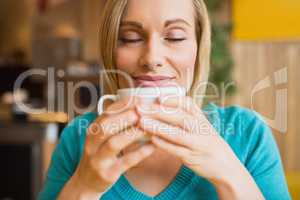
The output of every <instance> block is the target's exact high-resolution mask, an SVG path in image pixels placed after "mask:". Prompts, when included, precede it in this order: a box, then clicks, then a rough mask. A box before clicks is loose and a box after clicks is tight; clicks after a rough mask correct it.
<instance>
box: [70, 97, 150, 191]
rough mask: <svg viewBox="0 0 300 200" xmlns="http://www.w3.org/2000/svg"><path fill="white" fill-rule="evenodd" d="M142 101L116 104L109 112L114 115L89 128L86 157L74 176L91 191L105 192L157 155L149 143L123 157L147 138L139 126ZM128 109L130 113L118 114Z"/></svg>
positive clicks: (98, 119)
mask: <svg viewBox="0 0 300 200" xmlns="http://www.w3.org/2000/svg"><path fill="white" fill-rule="evenodd" d="M139 101H140V99H139V98H138V97H131V99H130V98H128V99H124V100H120V101H116V102H114V103H113V104H111V105H110V106H109V107H108V108H107V109H106V111H105V113H107V112H109V113H110V114H102V115H101V116H99V117H98V118H97V119H96V120H95V121H94V122H93V123H92V124H91V125H90V126H89V128H88V130H87V135H86V142H85V147H84V152H83V156H82V159H81V161H80V163H79V165H78V167H77V169H76V171H75V173H74V175H73V178H74V179H75V180H76V182H77V183H78V184H79V183H80V185H81V186H82V187H84V188H85V189H86V190H87V191H92V192H94V193H98V192H99V193H103V192H105V191H106V190H108V189H109V188H110V187H111V186H112V185H113V184H114V183H115V182H116V181H117V180H118V178H119V177H120V175H121V174H122V173H124V172H125V171H127V170H128V169H130V168H131V167H133V166H135V165H137V164H138V163H139V162H141V161H142V160H143V159H145V158H146V157H148V156H149V155H151V154H152V153H153V152H154V146H153V145H152V144H150V143H149V144H145V145H143V146H141V147H140V148H138V149H137V150H134V151H132V152H127V153H126V154H125V155H122V156H119V154H120V152H121V151H122V150H123V149H124V148H126V147H128V146H129V145H130V144H133V143H134V142H136V141H137V140H139V139H141V138H142V137H144V136H145V133H144V132H143V131H142V130H140V129H138V128H137V127H136V126H135V124H136V123H137V122H138V120H139V116H138V114H137V112H136V111H135V105H136V104H137V103H138V102H139ZM124 106H127V107H126V109H123V111H122V112H117V111H118V110H120V109H121V108H124ZM115 112H117V113H115ZM82 187H81V188H82Z"/></svg>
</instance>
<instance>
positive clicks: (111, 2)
mask: <svg viewBox="0 0 300 200" xmlns="http://www.w3.org/2000/svg"><path fill="white" fill-rule="evenodd" d="M127 2H128V0H105V2H104V8H103V13H102V16H101V21H100V26H99V28H100V38H99V42H100V49H99V50H100V62H101V64H102V65H103V66H104V68H105V70H108V71H109V70H114V69H115V66H116V65H115V59H114V52H115V49H116V47H117V41H118V35H119V26H120V23H121V19H122V16H123V14H124V12H125V10H126V7H127ZM193 3H194V8H195V19H196V36H197V42H198V52H197V59H196V63H195V71H194V77H193V82H192V86H191V88H190V90H189V91H188V95H189V96H191V97H193V98H194V100H195V101H196V103H197V104H198V105H199V106H200V107H201V106H202V101H203V97H204V95H205V92H206V83H207V81H208V76H209V68H210V51H211V28H210V21H209V16H208V12H207V8H206V5H205V3H204V2H203V0H193ZM104 78H105V82H104V93H105V94H108V93H109V94H115V93H116V91H117V89H118V85H117V82H118V81H117V75H116V74H112V73H107V74H105V76H104ZM197 97H202V98H197Z"/></svg>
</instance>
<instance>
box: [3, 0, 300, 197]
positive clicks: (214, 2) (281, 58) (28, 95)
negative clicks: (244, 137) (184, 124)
mask: <svg viewBox="0 0 300 200" xmlns="http://www.w3.org/2000/svg"><path fill="white" fill-rule="evenodd" d="M102 1H103V0H1V1H0V156H1V158H2V161H1V165H0V200H4V199H5V200H19V199H22V200H26V199H35V198H36V195H37V193H38V191H39V190H40V189H41V187H42V182H43V179H44V176H45V173H46V170H47V168H48V165H49V162H50V158H51V154H52V151H53V149H54V148H55V145H56V144H57V141H58V140H59V135H60V133H61V130H62V129H63V128H64V127H65V125H66V124H67V123H68V122H69V121H70V120H72V119H73V118H74V117H75V116H77V115H79V114H82V113H84V112H87V111H90V110H93V109H94V108H95V102H94V101H93V97H92V95H90V91H91V89H90V88H89V87H92V89H93V90H92V91H93V92H94V93H96V94H97V98H99V97H100V96H101V94H102V93H101V82H100V81H99V70H100V69H101V68H102V66H100V65H99V61H98V33H99V30H98V20H99V15H100V14H101V11H102V7H103V6H102V4H103V3H102ZM206 3H207V5H208V8H209V10H210V15H211V19H212V30H213V38H212V39H213V47H212V51H213V52H212V70H211V74H210V81H211V82H212V83H213V84H214V86H216V87H210V85H209V86H208V91H207V94H208V96H207V97H206V102H215V103H216V104H219V105H220V106H227V105H232V104H239V105H241V106H244V107H248V108H251V109H254V110H255V111H256V112H258V113H259V114H261V115H262V116H263V117H264V119H265V120H266V121H267V123H268V125H269V126H270V127H271V128H272V130H273V134H274V137H275V138H276V141H277V144H278V146H279V149H280V153H281V156H282V161H283V164H284V169H285V173H286V176H287V180H288V184H289V189H290V192H291V194H292V196H293V199H300V194H299V193H300V148H298V147H297V145H298V142H300V135H299V134H297V133H298V131H300V123H297V120H298V119H297V116H298V115H299V114H300V107H298V106H297V102H298V101H299V100H300V84H299V83H298V79H299V78H300V26H299V19H300V12H299V11H300V1H296V0H260V1H259V0H207V1H206ZM22 78H23V80H21V79H22ZM19 82H20V83H22V84H21V87H19V89H17V90H16V89H14V88H15V87H16V86H17V85H16V83H19ZM70 88H71V89H70ZM20 104H21V105H23V107H22V106H20ZM74 107H76V108H77V109H74ZM25 108H26V109H25ZM43 108H47V109H43ZM28 109H32V110H34V111H39V112H30V111H28Z"/></svg>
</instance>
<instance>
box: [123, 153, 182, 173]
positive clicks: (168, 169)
mask: <svg viewBox="0 0 300 200" xmlns="http://www.w3.org/2000/svg"><path fill="white" fill-rule="evenodd" d="M181 165H182V162H181V161H180V159H178V158H177V157H175V156H172V155H171V154H169V153H166V152H164V151H162V150H160V149H157V150H156V151H155V152H154V153H153V154H152V155H151V156H149V157H148V158H146V159H145V160H143V161H142V162H140V163H139V164H138V165H136V166H135V167H133V168H131V169H130V170H128V171H127V172H126V175H128V176H131V175H133V176H134V175H135V176H136V175H138V176H147V177H148V176H152V177H153V176H160V177H164V176H172V175H174V174H176V172H177V171H178V170H179V168H180V167H181Z"/></svg>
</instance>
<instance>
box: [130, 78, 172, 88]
mask: <svg viewBox="0 0 300 200" xmlns="http://www.w3.org/2000/svg"><path fill="white" fill-rule="evenodd" d="M174 79H175V77H168V76H148V75H142V76H135V77H133V80H134V84H135V87H166V86H174V83H175V82H174Z"/></svg>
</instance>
